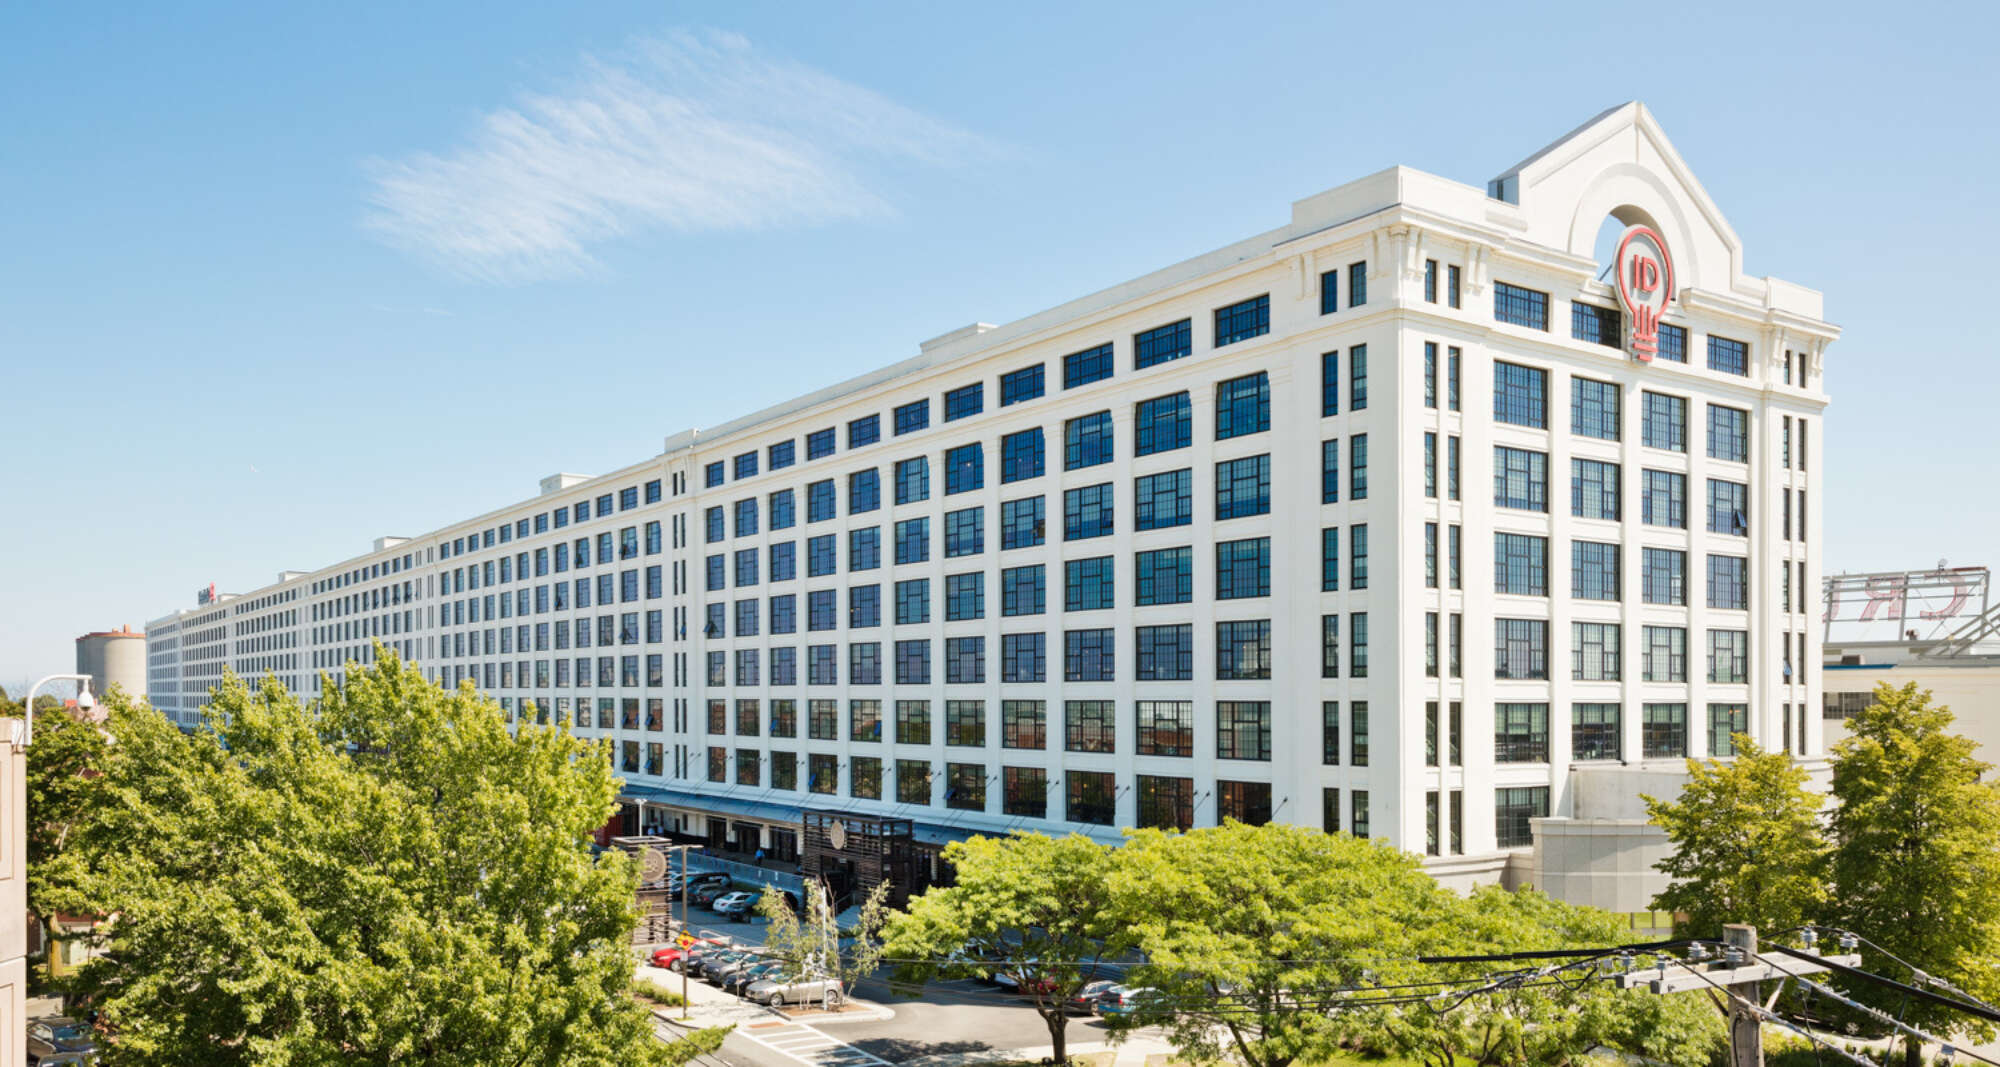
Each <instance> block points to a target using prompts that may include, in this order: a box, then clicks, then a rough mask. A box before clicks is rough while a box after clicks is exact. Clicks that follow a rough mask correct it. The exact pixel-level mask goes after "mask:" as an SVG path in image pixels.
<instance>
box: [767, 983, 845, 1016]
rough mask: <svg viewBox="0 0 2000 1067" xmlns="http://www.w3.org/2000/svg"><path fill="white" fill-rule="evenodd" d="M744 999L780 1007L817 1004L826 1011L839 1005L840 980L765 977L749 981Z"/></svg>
mask: <svg viewBox="0 0 2000 1067" xmlns="http://www.w3.org/2000/svg"><path fill="white" fill-rule="evenodd" d="M743 996H744V998H745V999H746V1000H751V1001H755V1002H756V1003H759V1004H769V1005H770V1006H771V1007H774V1008H782V1007H784V1006H785V1005H787V1004H818V1005H819V1006H820V1007H822V1008H825V1009H826V1010H828V1011H832V1010H834V1009H835V1008H838V1007H840V1001H841V993H840V982H839V981H837V980H835V979H832V978H808V977H794V978H780V979H771V978H766V979H764V980H762V981H759V982H752V983H750V988H748V989H745V990H744V991H743Z"/></svg>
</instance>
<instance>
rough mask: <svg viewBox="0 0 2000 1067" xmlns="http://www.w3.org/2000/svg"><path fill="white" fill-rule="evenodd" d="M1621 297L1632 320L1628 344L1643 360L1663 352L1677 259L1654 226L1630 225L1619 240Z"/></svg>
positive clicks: (1649, 359)
mask: <svg viewBox="0 0 2000 1067" xmlns="http://www.w3.org/2000/svg"><path fill="white" fill-rule="evenodd" d="M1615 263H1616V266H1617V276H1618V300H1619V302H1620V303H1622V304H1624V305H1625V312H1626V314H1627V315H1628V316H1629V317H1630V319H1631V322H1632V330H1631V335H1630V340H1629V342H1628V344H1627V347H1628V348H1629V349H1630V351H1631V353H1632V357H1633V358H1634V359H1637V360H1638V361H1640V362H1641V363H1651V362H1652V361H1653V357H1654V356H1655V355H1657V354H1658V353H1659V351H1660V314H1661V313H1662V312H1664V311H1666V310H1667V302H1668V301H1669V300H1672V299H1673V298H1674V261H1673V258H1672V257H1671V256H1669V255H1667V242H1665V241H1664V240H1661V239H1660V235H1659V234H1658V233H1656V232H1654V230H1653V228H1652V227H1650V226H1628V227H1626V229H1625V236H1623V237H1621V238H1619V239H1618V258H1617V260H1616V261H1615Z"/></svg>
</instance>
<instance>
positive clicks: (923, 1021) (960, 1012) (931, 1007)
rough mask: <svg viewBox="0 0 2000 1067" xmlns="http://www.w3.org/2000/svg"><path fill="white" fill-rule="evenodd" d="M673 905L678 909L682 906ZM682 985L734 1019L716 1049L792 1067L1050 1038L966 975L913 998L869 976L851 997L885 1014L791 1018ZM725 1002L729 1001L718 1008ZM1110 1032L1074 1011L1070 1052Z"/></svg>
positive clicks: (753, 925)
mask: <svg viewBox="0 0 2000 1067" xmlns="http://www.w3.org/2000/svg"><path fill="white" fill-rule="evenodd" d="M675 914H676V915H678V914H679V911H678V908H677V909H676V912H675ZM688 918H689V925H690V926H691V927H692V928H693V930H694V932H695V933H696V934H697V935H698V936H699V935H708V934H714V935H722V936H726V937H728V938H730V939H731V940H732V941H733V942H735V943H736V944H739V945H743V946H746V947H751V946H760V945H762V944H763V942H764V924H763V923H762V922H722V921H717V920H716V916H715V915H714V914H713V913H712V912H709V911H707V910H706V909H703V908H699V907H696V908H691V909H689V912H688ZM648 973H649V974H651V975H653V976H656V978H658V979H659V980H661V981H662V984H663V985H665V986H666V987H667V988H669V989H672V990H676V991H678V990H679V989H680V988H681V976H680V975H678V974H674V975H666V974H664V973H663V972H658V971H649V972H648ZM688 985H689V989H690V993H691V994H692V999H693V1000H694V1003H695V1004H696V1005H697V1006H698V1009H699V1010H700V1014H702V1015H703V1016H704V1017H712V1018H715V1019H716V1020H717V1021H718V1022H720V1021H725V1020H726V1021H728V1022H733V1023H734V1024H735V1025H736V1030H735V1032H733V1033H732V1034H731V1035H730V1037H729V1039H728V1041H727V1042H725V1043H724V1045H723V1048H722V1051H721V1053H720V1054H719V1058H720V1059H721V1060H722V1061H723V1062H725V1063H729V1064H739V1065H746V1067H747V1065H756V1067H798V1065H799V1064H801V1063H805V1064H813V1065H820V1067H867V1065H869V1064H871V1063H888V1064H900V1063H908V1062H910V1061H913V1060H921V1059H926V1058H928V1057H933V1056H963V1057H967V1058H968V1060H969V1061H970V1062H979V1061H981V1060H984V1059H987V1058H1000V1057H999V1056H998V1054H999V1053H1004V1052H1020V1051H1022V1050H1033V1049H1041V1050H1043V1052H1042V1053H1041V1054H1045V1053H1046V1048H1047V1046H1048V1044H1049V1037H1048V1031H1047V1029H1046V1028H1045V1027H1044V1026H1043V1025H1042V1020H1041V1017H1040V1016H1038V1015H1037V1014H1035V1011H1034V1009H1033V1007H1031V1006H1030V1005H1029V1003H1028V1002H1027V1001H1026V1000H1025V999H1023V998H1021V997H1017V996H1014V995H1012V994H1009V993H1006V992H1004V991H1002V990H1001V989H1000V988H999V987H997V986H994V985H991V984H989V983H986V982H980V981H975V980H971V979H962V980H958V981H952V982H939V983H933V984H932V985H930V986H928V987H926V988H925V989H924V990H923V992H922V994H921V995H920V996H918V997H915V998H911V997H907V996H899V995H897V994H896V993H893V992H892V991H891V990H890V989H889V987H888V983H887V982H885V981H883V980H882V979H880V978H871V979H867V980H865V981H863V982H861V983H859V984H858V985H857V986H856V987H855V988H854V989H853V990H851V991H850V1006H851V1007H863V1008H865V1007H866V1005H867V1004H871V1003H872V1004H879V1005H881V1006H882V1007H884V1008H886V1009H888V1010H889V1011H890V1012H892V1013H893V1014H892V1015H890V1016H889V1017H887V1018H883V1017H881V1016H880V1015H879V1014H875V1013H870V1012H867V1011H865V1010H863V1011H850V1012H845V1013H842V1014H841V1015H833V1016H829V1015H825V1014H822V1013H818V1012H814V1013H810V1014H807V1015H801V1016H800V1017H798V1018H796V1019H793V1020H787V1019H786V1018H785V1017H783V1016H780V1015H778V1014H776V1013H773V1012H770V1011H769V1010H768V1009H764V1008H761V1007H758V1006H756V1005H750V1004H745V1003H743V1002H742V1001H741V1000H740V999H739V998H733V997H728V996H727V995H725V994H723V993H721V991H720V990H717V989H716V988H715V987H714V986H712V985H709V984H707V983H704V982H702V981H701V980H700V979H696V978H690V979H689V980H688ZM723 1001H734V1002H735V1004H734V1006H731V1007H728V1008H724V1007H723V1006H722V1003H721V1002H723ZM1108 1038H1109V1034H1108V1031H1107V1030H1106V1029H1105V1026H1104V1021H1103V1020H1102V1019H1098V1018H1095V1017H1085V1016H1077V1017H1073V1018H1072V1019H1071V1020H1070V1024H1069V1031H1068V1040H1069V1044H1070V1046H1071V1049H1072V1051H1083V1050H1086V1049H1088V1048H1091V1047H1102V1046H1103V1045H1104V1044H1105V1042H1106V1041H1107V1040H1108ZM1157 1051H1164V1046H1163V1045H1161V1044H1160V1043H1159V1042H1157V1040H1149V1039H1147V1038H1146V1037H1145V1036H1143V1035H1142V1036H1140V1037H1138V1038H1135V1039H1134V1040H1132V1041H1129V1042H1127V1043H1126V1046H1125V1048H1124V1049H1123V1050H1122V1052H1121V1056H1120V1061H1121V1063H1123V1062H1126V1061H1128V1060H1129V1061H1130V1062H1131V1063H1133V1064H1143V1063H1144V1058H1145V1055H1146V1053H1147V1052H1157ZM1036 1058H1039V1054H1038V1055H1037V1057H1036Z"/></svg>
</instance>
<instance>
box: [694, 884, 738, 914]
mask: <svg viewBox="0 0 2000 1067" xmlns="http://www.w3.org/2000/svg"><path fill="white" fill-rule="evenodd" d="M732 892H735V890H732V889H731V888H729V883H728V882H723V883H721V884H720V885H705V886H702V887H701V888H700V889H697V890H695V891H694V892H692V893H690V894H688V900H689V901H690V902H691V903H693V904H696V905H698V906H700V907H704V908H705V907H707V906H709V905H710V904H713V903H715V902H716V901H717V900H718V899H720V898H722V897H726V896H728V895H729V894H730V893H732Z"/></svg>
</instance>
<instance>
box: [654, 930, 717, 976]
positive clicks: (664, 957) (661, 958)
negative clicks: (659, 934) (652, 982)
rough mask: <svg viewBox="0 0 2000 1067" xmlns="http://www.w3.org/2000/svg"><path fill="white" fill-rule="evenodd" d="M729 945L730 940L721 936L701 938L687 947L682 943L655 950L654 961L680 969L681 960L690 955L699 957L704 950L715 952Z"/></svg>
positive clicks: (656, 963) (672, 968)
mask: <svg viewBox="0 0 2000 1067" xmlns="http://www.w3.org/2000/svg"><path fill="white" fill-rule="evenodd" d="M728 945H729V942H727V941H724V940H722V939H720V938H700V939H697V940H696V941H695V942H694V943H693V944H692V945H688V946H687V947H685V948H683V947H681V946H680V945H668V946H667V947H666V948H660V949H654V950H653V958H652V963H653V966H655V967H662V968H665V969H666V970H670V971H678V970H680V965H681V961H683V960H685V959H688V958H690V957H694V958H699V957H700V956H701V954H702V953H704V952H714V951H716V950H718V949H722V948H726V947H728Z"/></svg>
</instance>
